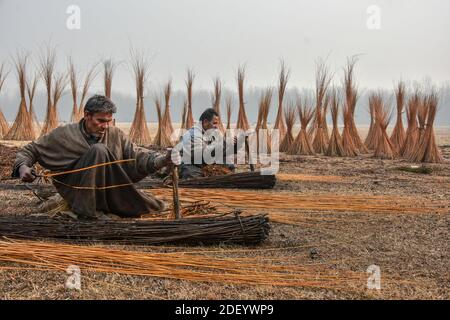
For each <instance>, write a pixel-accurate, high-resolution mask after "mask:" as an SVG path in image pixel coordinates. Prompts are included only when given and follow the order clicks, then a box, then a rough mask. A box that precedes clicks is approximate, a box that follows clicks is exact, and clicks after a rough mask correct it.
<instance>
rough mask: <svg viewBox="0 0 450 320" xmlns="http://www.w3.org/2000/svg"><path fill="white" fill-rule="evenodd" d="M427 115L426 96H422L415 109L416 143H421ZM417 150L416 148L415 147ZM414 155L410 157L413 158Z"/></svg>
mask: <svg viewBox="0 0 450 320" xmlns="http://www.w3.org/2000/svg"><path fill="white" fill-rule="evenodd" d="M427 115H428V106H427V103H426V96H422V97H421V99H420V103H419V108H418V109H417V122H418V123H419V128H418V132H419V137H418V140H417V142H418V145H420V144H421V143H422V140H423V136H424V134H425V125H426V122H427ZM416 151H417V149H416ZM413 158H414V157H411V159H413Z"/></svg>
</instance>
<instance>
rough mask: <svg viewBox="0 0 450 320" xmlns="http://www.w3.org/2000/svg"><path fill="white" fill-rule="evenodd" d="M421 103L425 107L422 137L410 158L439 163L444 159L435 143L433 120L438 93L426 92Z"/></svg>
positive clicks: (417, 160)
mask: <svg viewBox="0 0 450 320" xmlns="http://www.w3.org/2000/svg"><path fill="white" fill-rule="evenodd" d="M423 104H424V105H425V108H426V109H427V120H426V127H425V131H424V133H423V135H422V137H421V138H420V140H419V146H418V148H417V149H416V152H415V153H414V155H413V156H412V157H411V158H410V160H411V161H415V162H431V163H441V162H443V161H444V158H443V157H442V154H441V152H440V150H439V148H438V146H437V144H436V137H435V135H434V128H433V126H434V120H435V118H436V113H437V107H438V95H437V93H436V92H434V91H433V92H431V93H430V94H428V95H427V96H426V97H425V98H424V100H423Z"/></svg>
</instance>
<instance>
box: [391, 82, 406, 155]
mask: <svg viewBox="0 0 450 320" xmlns="http://www.w3.org/2000/svg"><path fill="white" fill-rule="evenodd" d="M405 94H406V89H405V83H404V82H402V81H400V82H399V83H398V84H397V87H396V89H395V100H396V102H397V121H396V123H395V127H394V130H393V131H392V134H391V138H390V139H391V142H392V145H393V146H394V147H395V149H396V150H397V151H399V150H400V149H401V148H402V147H403V144H404V143H405V139H406V132H405V128H404V127H403V119H402V116H403V110H404V107H405Z"/></svg>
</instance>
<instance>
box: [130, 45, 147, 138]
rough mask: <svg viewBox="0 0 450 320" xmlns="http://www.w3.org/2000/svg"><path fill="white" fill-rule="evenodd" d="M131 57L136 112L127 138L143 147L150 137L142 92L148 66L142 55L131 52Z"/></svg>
mask: <svg viewBox="0 0 450 320" xmlns="http://www.w3.org/2000/svg"><path fill="white" fill-rule="evenodd" d="M131 55H132V57H131V58H132V62H131V63H132V67H133V71H134V78H135V83H136V111H135V113H134V119H133V123H132V124H131V128H130V133H129V136H130V138H131V140H132V141H133V142H134V143H136V144H138V145H145V144H150V143H151V136H150V132H149V130H148V126H147V121H146V117H145V110H144V90H145V83H146V81H147V76H148V74H147V69H148V64H147V61H146V60H145V57H144V55H143V53H139V52H134V51H132V52H131Z"/></svg>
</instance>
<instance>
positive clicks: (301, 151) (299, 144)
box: [288, 99, 314, 155]
mask: <svg viewBox="0 0 450 320" xmlns="http://www.w3.org/2000/svg"><path fill="white" fill-rule="evenodd" d="M297 110H298V114H299V117H300V125H301V128H300V132H299V133H298V135H297V137H296V138H295V140H294V143H293V144H292V146H291V149H290V150H289V151H288V154H298V155H313V154H314V148H313V146H312V143H311V140H310V136H309V134H308V132H307V131H306V130H307V128H308V125H309V123H310V122H311V120H312V119H313V117H314V110H313V108H312V107H311V106H309V105H308V103H307V101H306V99H305V100H304V102H303V104H302V102H301V100H300V99H298V100H297Z"/></svg>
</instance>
